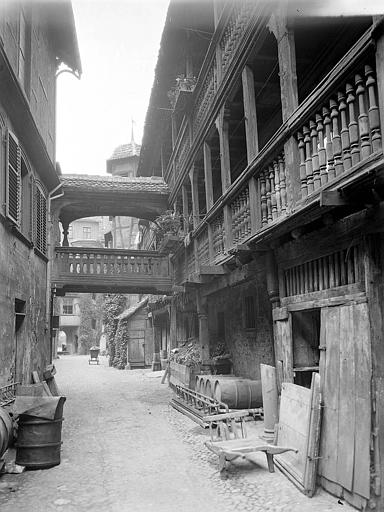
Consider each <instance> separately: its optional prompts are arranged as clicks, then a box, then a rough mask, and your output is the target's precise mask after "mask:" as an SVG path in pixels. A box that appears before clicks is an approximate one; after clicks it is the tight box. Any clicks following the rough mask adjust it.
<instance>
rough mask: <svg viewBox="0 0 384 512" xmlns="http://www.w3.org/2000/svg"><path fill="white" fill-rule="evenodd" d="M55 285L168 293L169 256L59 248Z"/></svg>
mask: <svg viewBox="0 0 384 512" xmlns="http://www.w3.org/2000/svg"><path fill="white" fill-rule="evenodd" d="M55 253H56V259H55V261H54V265H53V276H52V286H53V288H54V289H56V293H57V294H58V295H60V294H63V293H66V292H86V293H151V294H168V293H170V292H171V290H172V276H171V273H170V265H169V259H168V257H167V256H164V255H160V254H159V253H157V252H156V251H134V250H122V249H99V248H80V247H76V248H75V247H56V249H55Z"/></svg>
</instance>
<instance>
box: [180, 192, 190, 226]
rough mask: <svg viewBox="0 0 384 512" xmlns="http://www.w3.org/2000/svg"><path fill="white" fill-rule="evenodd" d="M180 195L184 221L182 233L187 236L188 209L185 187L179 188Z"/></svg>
mask: <svg viewBox="0 0 384 512" xmlns="http://www.w3.org/2000/svg"><path fill="white" fill-rule="evenodd" d="M181 194H182V199H183V219H184V233H185V234H187V233H188V231H189V208H188V189H187V186H186V185H183V186H182V188H181Z"/></svg>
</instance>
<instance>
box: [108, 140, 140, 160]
mask: <svg viewBox="0 0 384 512" xmlns="http://www.w3.org/2000/svg"><path fill="white" fill-rule="evenodd" d="M140 149H141V146H140V144H136V142H130V143H129V144H121V145H120V146H117V148H116V149H115V150H114V152H113V153H112V156H111V157H110V158H109V159H108V160H120V159H122V158H129V157H132V156H139V155H140Z"/></svg>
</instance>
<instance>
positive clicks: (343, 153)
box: [297, 65, 381, 198]
mask: <svg viewBox="0 0 384 512" xmlns="http://www.w3.org/2000/svg"><path fill="white" fill-rule="evenodd" d="M350 78H351V79H350V80H348V81H346V82H345V83H344V84H343V85H342V86H341V87H340V88H339V89H338V91H337V92H336V91H334V92H333V91H332V92H333V94H332V96H331V97H330V98H329V99H327V101H325V102H324V103H323V105H322V108H321V109H318V110H317V113H314V114H313V115H312V117H311V118H310V119H309V120H308V121H307V122H306V123H305V124H304V125H303V126H302V128H301V130H300V131H299V132H298V133H297V141H298V149H299V154H300V182H301V196H302V197H303V198H305V197H307V196H308V195H310V194H312V193H313V192H315V191H316V190H318V189H319V188H321V187H322V186H323V185H326V184H327V183H328V182H329V181H331V180H333V179H334V178H335V177H337V176H340V175H341V174H343V173H344V172H345V171H348V170H349V169H350V168H351V167H352V166H354V165H356V164H358V163H359V162H361V161H362V160H364V159H365V158H367V157H369V156H370V155H371V154H372V153H373V152H375V151H378V150H380V149H381V132H380V118H379V107H378V104H377V100H376V98H377V87H376V75H375V71H374V70H373V69H372V67H371V66H369V65H365V66H364V68H362V69H361V70H360V73H356V74H354V76H352V77H350Z"/></svg>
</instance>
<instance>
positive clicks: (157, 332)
mask: <svg viewBox="0 0 384 512" xmlns="http://www.w3.org/2000/svg"><path fill="white" fill-rule="evenodd" d="M152 329H153V359H152V371H153V372H156V371H159V370H161V361H160V347H161V327H160V326H158V325H155V317H154V316H152Z"/></svg>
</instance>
